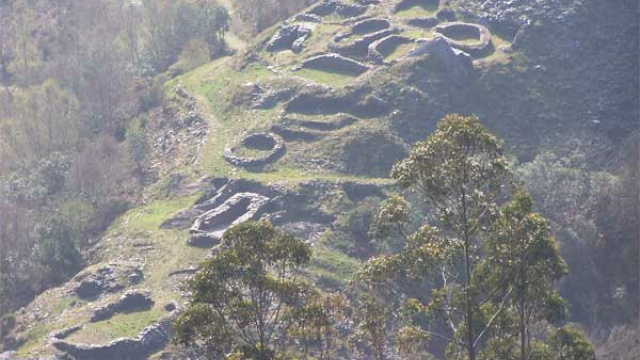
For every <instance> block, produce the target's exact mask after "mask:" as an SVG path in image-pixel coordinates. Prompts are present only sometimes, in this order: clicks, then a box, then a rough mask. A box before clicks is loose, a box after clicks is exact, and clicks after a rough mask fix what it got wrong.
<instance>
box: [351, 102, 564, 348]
mask: <svg viewBox="0 0 640 360" xmlns="http://www.w3.org/2000/svg"><path fill="white" fill-rule="evenodd" d="M392 176H393V177H394V178H395V179H396V180H398V182H399V184H400V185H401V186H402V188H404V189H408V190H410V191H411V192H412V194H415V195H417V196H415V197H409V195H407V196H405V198H402V197H400V196H396V197H392V198H390V199H389V200H388V201H387V202H386V204H385V205H384V206H383V207H382V210H381V211H380V214H379V216H378V218H377V224H376V228H375V229H374V230H373V231H372V235H374V236H379V237H382V238H383V239H390V241H391V242H392V243H394V244H400V245H401V246H400V250H398V252H397V253H394V254H391V255H386V256H382V257H377V258H373V259H371V260H369V261H368V262H367V264H366V265H365V266H364V267H363V269H362V270H361V271H360V273H359V274H358V276H357V277H356V279H358V280H360V281H362V282H363V283H364V284H366V285H368V286H369V287H370V289H371V290H372V291H374V293H375V294H377V295H378V296H379V297H380V298H382V299H389V298H391V299H392V302H391V303H393V301H396V302H397V299H398V295H397V292H398V291H401V293H403V294H404V296H406V300H404V301H403V302H402V304H401V308H400V313H399V314H400V316H399V317H398V320H399V321H400V323H401V324H404V328H403V329H404V330H402V331H401V332H400V333H399V336H398V337H397V339H396V341H399V340H402V341H403V342H408V344H409V345H410V346H408V348H409V349H413V350H416V349H417V350H419V345H416V342H413V340H416V341H417V340H420V341H418V342H417V344H419V343H420V342H422V341H424V340H425V339H427V338H434V337H435V338H438V339H439V340H444V341H446V342H447V343H448V344H449V349H448V355H449V356H451V357H452V358H456V359H457V358H462V357H463V356H465V355H463V354H466V358H468V359H471V360H474V359H476V358H478V357H484V356H487V354H493V355H491V356H497V355H496V354H503V355H504V354H507V353H509V354H511V353H514V354H515V353H517V352H514V350H513V349H514V348H516V344H518V341H517V340H516V339H519V340H520V342H519V344H520V345H521V347H520V350H521V352H520V353H519V355H518V357H519V358H520V359H526V358H528V356H530V354H531V349H528V350H527V349H526V344H529V343H530V342H531V340H530V339H529V327H530V325H531V323H532V322H537V321H544V320H546V318H547V317H548V318H550V319H553V320H555V321H560V320H561V317H562V316H563V315H564V314H565V311H566V310H565V309H564V307H563V305H564V302H563V301H562V300H561V299H560V298H559V297H558V295H557V293H556V292H555V290H554V288H553V285H554V284H555V283H556V282H557V280H559V279H560V278H561V277H562V276H563V275H564V274H565V273H566V265H565V264H564V261H563V260H562V258H561V257H560V253H559V248H558V244H557V242H556V241H555V239H554V238H553V237H552V236H551V233H550V225H549V222H548V221H547V220H546V219H545V218H543V217H542V216H540V215H539V214H536V213H533V210H532V208H533V202H532V200H531V198H530V197H529V196H528V195H527V194H526V193H524V192H522V191H515V192H513V191H512V189H513V188H514V184H513V182H512V175H511V172H510V170H509V169H508V167H507V163H506V160H505V158H504V157H503V155H502V150H501V145H500V142H499V141H498V139H497V138H496V137H495V136H493V135H492V134H491V133H489V131H488V130H486V129H485V128H484V127H483V126H482V125H481V124H480V122H479V121H478V119H477V118H474V117H462V116H459V115H448V116H446V117H445V118H444V119H443V120H442V121H441V122H440V123H439V124H438V127H437V130H436V131H435V132H434V133H433V134H431V135H430V136H429V137H428V138H427V139H426V140H425V141H424V142H421V143H418V144H417V145H415V146H414V148H413V149H412V150H411V154H410V156H409V158H408V159H406V160H404V161H402V162H400V163H399V164H397V165H396V166H395V167H394V170H393V173H392ZM509 198H511V200H510V201H508V202H507V203H506V204H505V205H503V206H499V204H500V203H502V202H504V201H505V200H508V199H509ZM408 199H411V200H413V201H409V200H408ZM414 202H417V203H418V205H414V208H416V209H419V210H420V213H421V214H428V213H430V212H431V213H435V215H436V217H435V219H436V220H437V221H435V225H430V224H429V223H430V221H429V217H426V218H422V219H420V218H414V217H413V216H411V215H410V212H409V205H410V204H411V203H414ZM425 205H426V206H425ZM396 246H397V245H396ZM394 247H395V246H394ZM392 248H393V247H392ZM420 286H422V287H423V290H422V291H419V290H418V291H416V287H420ZM429 289H430V291H429ZM387 301H389V300H387ZM438 324H446V326H445V328H446V330H445V331H444V332H442V327H439V326H438ZM517 335H520V336H519V337H518V336H517ZM409 340H412V341H409ZM400 344H402V343H400ZM404 347H405V348H407V346H406V345H405V346H404ZM491 356H489V357H488V358H491ZM498 358H500V356H498Z"/></svg>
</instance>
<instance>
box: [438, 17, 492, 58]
mask: <svg viewBox="0 0 640 360" xmlns="http://www.w3.org/2000/svg"><path fill="white" fill-rule="evenodd" d="M436 32H437V33H438V34H440V35H442V36H443V37H444V38H445V40H447V42H448V43H449V44H450V45H451V46H452V47H454V48H456V49H459V50H462V51H464V52H467V53H469V54H471V55H474V56H478V55H483V54H484V53H485V52H486V51H488V50H489V48H490V47H491V32H490V31H489V29H487V27H486V26H482V25H479V24H470V23H464V22H458V21H456V22H450V23H444V24H440V25H438V26H436Z"/></svg>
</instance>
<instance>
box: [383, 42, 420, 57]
mask: <svg viewBox="0 0 640 360" xmlns="http://www.w3.org/2000/svg"><path fill="white" fill-rule="evenodd" d="M415 47H416V44H414V43H408V44H400V45H398V46H397V47H396V48H395V49H394V50H393V52H391V54H389V55H388V56H387V57H385V60H386V61H395V60H398V59H400V58H401V57H403V56H405V55H407V53H408V52H409V51H411V50H413V48H415Z"/></svg>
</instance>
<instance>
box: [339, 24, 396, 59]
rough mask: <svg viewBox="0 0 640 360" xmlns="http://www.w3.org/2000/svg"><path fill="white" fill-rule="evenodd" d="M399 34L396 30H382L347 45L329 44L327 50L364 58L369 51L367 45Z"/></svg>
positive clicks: (341, 43)
mask: <svg viewBox="0 0 640 360" xmlns="http://www.w3.org/2000/svg"><path fill="white" fill-rule="evenodd" d="M399 32H400V31H399V30H398V29H396V28H389V29H384V30H380V31H377V32H374V33H370V34H367V35H364V36H361V37H358V38H356V39H354V40H352V41H350V42H347V43H344V42H332V43H331V44H329V49H331V51H334V52H336V53H339V54H341V55H344V56H350V57H366V56H367V53H368V51H369V45H371V44H372V43H373V42H375V41H377V40H380V39H382V38H385V37H387V36H390V35H393V34H397V33H399Z"/></svg>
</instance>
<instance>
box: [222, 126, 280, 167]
mask: <svg viewBox="0 0 640 360" xmlns="http://www.w3.org/2000/svg"><path fill="white" fill-rule="evenodd" d="M242 148H245V149H248V150H253V151H256V152H260V153H264V154H263V155H262V154H261V155H258V156H243V155H241V154H240V152H241V151H242ZM284 150H285V148H284V140H282V137H280V136H279V135H277V134H274V133H266V132H260V133H253V134H249V135H247V136H245V137H244V138H243V139H242V141H241V142H240V145H239V146H236V147H233V148H231V147H227V148H226V149H225V150H224V159H225V160H226V161H227V162H228V163H230V164H233V165H236V166H243V167H254V166H264V165H267V164H269V163H272V162H274V161H275V160H277V159H278V158H279V157H280V156H281V155H282V153H283V152H284Z"/></svg>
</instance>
